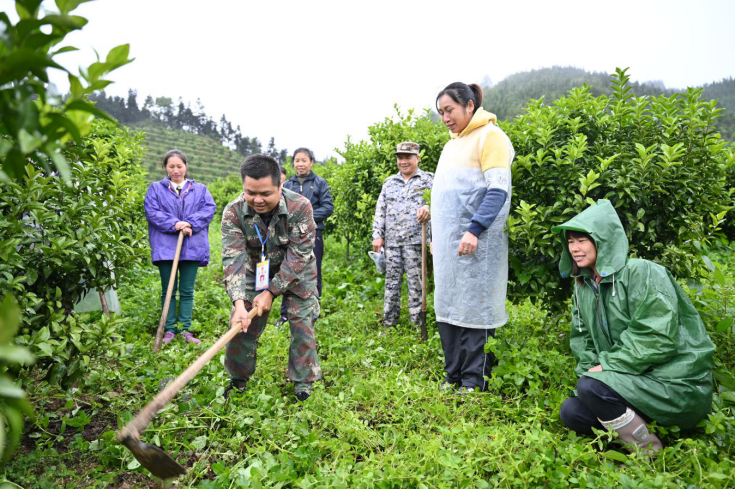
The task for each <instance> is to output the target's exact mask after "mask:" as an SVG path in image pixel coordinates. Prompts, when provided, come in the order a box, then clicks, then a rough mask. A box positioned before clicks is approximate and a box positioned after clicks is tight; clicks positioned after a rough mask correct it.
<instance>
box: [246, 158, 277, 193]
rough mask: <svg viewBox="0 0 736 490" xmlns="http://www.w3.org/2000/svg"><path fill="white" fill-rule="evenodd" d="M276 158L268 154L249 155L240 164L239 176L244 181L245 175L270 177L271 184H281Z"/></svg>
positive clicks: (260, 177)
mask: <svg viewBox="0 0 736 490" xmlns="http://www.w3.org/2000/svg"><path fill="white" fill-rule="evenodd" d="M279 167H280V165H279V164H278V162H277V161H276V160H274V159H273V158H271V157H269V156H268V155H251V156H249V157H248V158H246V159H245V161H243V163H242V164H241V165H240V177H241V178H242V179H243V182H245V178H246V177H250V178H251V179H256V180H258V179H262V178H264V177H271V180H272V181H273V185H275V186H276V187H278V186H280V185H281V170H280V169H279Z"/></svg>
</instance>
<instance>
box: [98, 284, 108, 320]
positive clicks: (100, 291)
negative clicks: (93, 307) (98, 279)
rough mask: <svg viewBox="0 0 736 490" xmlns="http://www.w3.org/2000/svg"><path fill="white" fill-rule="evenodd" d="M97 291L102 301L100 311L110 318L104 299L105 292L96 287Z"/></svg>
mask: <svg viewBox="0 0 736 490" xmlns="http://www.w3.org/2000/svg"><path fill="white" fill-rule="evenodd" d="M97 293H99V295H100V303H102V313H104V314H105V316H107V317H108V318H110V309H109V308H108V307H107V299H105V293H104V291H102V289H98V290H97Z"/></svg>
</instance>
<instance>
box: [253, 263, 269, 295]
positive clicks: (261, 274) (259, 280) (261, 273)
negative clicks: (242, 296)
mask: <svg viewBox="0 0 736 490" xmlns="http://www.w3.org/2000/svg"><path fill="white" fill-rule="evenodd" d="M268 263H269V260H264V261H263V262H258V263H257V264H256V291H263V290H264V289H268Z"/></svg>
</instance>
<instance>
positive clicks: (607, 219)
mask: <svg viewBox="0 0 736 490" xmlns="http://www.w3.org/2000/svg"><path fill="white" fill-rule="evenodd" d="M567 230H573V231H582V232H585V233H588V234H589V235H590V236H592V237H593V240H594V241H595V245H596V249H597V253H598V258H597V260H596V269H597V270H598V273H599V274H600V275H601V276H602V277H603V279H602V280H601V283H600V284H599V285H598V287H596V286H595V281H594V280H593V277H592V271H591V270H590V269H589V268H583V269H581V271H580V276H582V279H583V281H584V284H583V285H581V284H578V283H577V282H576V283H575V297H574V298H573V311H572V329H571V331H570V347H571V349H572V352H573V355H574V356H575V359H576V360H577V361H578V365H577V367H576V368H575V373H576V374H577V375H578V376H589V377H591V378H595V379H597V380H599V381H601V382H603V383H605V384H606V385H608V386H609V387H611V388H612V389H613V390H615V391H616V392H617V393H618V394H620V395H621V396H622V397H623V398H624V399H626V401H628V402H629V403H630V404H631V405H632V406H633V407H634V408H636V409H638V410H639V411H641V412H643V413H644V414H646V415H647V416H649V417H650V418H651V419H652V420H655V421H657V422H658V423H660V424H662V425H666V426H670V425H677V426H679V427H680V428H682V429H687V428H691V427H694V426H695V425H696V424H697V423H698V422H699V421H700V420H701V419H703V418H704V417H705V416H706V415H707V414H708V413H709V412H710V409H711V397H712V393H713V387H712V381H711V371H712V369H713V348H714V346H713V343H712V342H711V340H710V338H709V337H708V334H707V332H706V331H705V326H704V325H703V322H702V320H701V319H700V315H698V312H697V311H696V310H695V307H694V306H693V305H692V303H691V302H690V300H689V299H688V297H687V296H686V295H685V293H684V291H683V290H682V289H681V288H680V285H679V284H677V282H676V281H675V280H674V279H673V278H672V276H671V275H670V273H669V271H668V270H667V269H665V268H664V267H662V266H660V265H657V264H655V263H653V262H650V261H648V260H644V259H628V258H627V256H628V251H629V241H628V239H627V238H626V233H625V232H624V228H623V226H622V225H621V221H620V220H619V218H618V215H617V214H616V210H615V209H614V208H613V206H612V205H611V203H610V202H609V201H607V200H605V199H601V200H599V201H598V203H597V204H595V205H594V206H591V207H589V208H588V209H586V210H585V211H583V212H582V213H580V214H579V215H577V216H576V217H574V218H573V219H571V220H570V221H568V222H567V223H564V224H562V225H560V226H556V227H554V228H553V229H552V231H554V232H556V233H560V235H561V237H562V243H563V252H562V257H561V259H560V273H561V274H562V277H571V276H572V265H573V261H572V256H571V255H570V252H569V251H568V247H567V238H566V236H565V232H566V231H567ZM598 364H600V365H601V366H602V368H603V370H602V371H598V372H592V373H591V372H588V369H590V368H592V367H595V366H597V365H598Z"/></svg>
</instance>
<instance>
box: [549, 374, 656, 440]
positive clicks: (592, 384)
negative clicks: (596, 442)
mask: <svg viewBox="0 0 736 490" xmlns="http://www.w3.org/2000/svg"><path fill="white" fill-rule="evenodd" d="M577 390H578V396H576V397H571V398H568V399H567V400H565V402H564V403H563V404H562V407H560V419H561V420H562V422H563V423H564V424H565V425H566V426H568V427H569V428H570V429H572V430H574V431H575V432H577V433H578V434H581V435H590V436H592V435H593V429H592V427H595V428H596V429H599V430H605V428H604V427H603V426H602V425H601V423H600V422H599V421H598V419H601V420H605V421H609V420H613V419H616V418H618V417H620V416H622V415H623V414H624V413H625V412H626V408H627V407H628V408H631V409H632V410H634V411H635V412H636V413H638V414H639V415H640V416H641V417H642V418H644V420H646V421H647V422H648V421H649V420H650V419H649V418H648V417H647V416H646V415H644V414H643V413H641V412H639V411H638V410H636V409H635V408H634V407H632V406H631V404H630V403H629V402H627V401H626V400H624V398H623V397H622V396H621V395H619V394H618V393H616V392H615V391H614V390H613V389H611V388H610V387H609V386H608V385H606V384H605V383H602V382H601V381H598V380H597V379H593V378H589V377H588V376H581V377H580V379H579V380H578V385H577Z"/></svg>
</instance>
